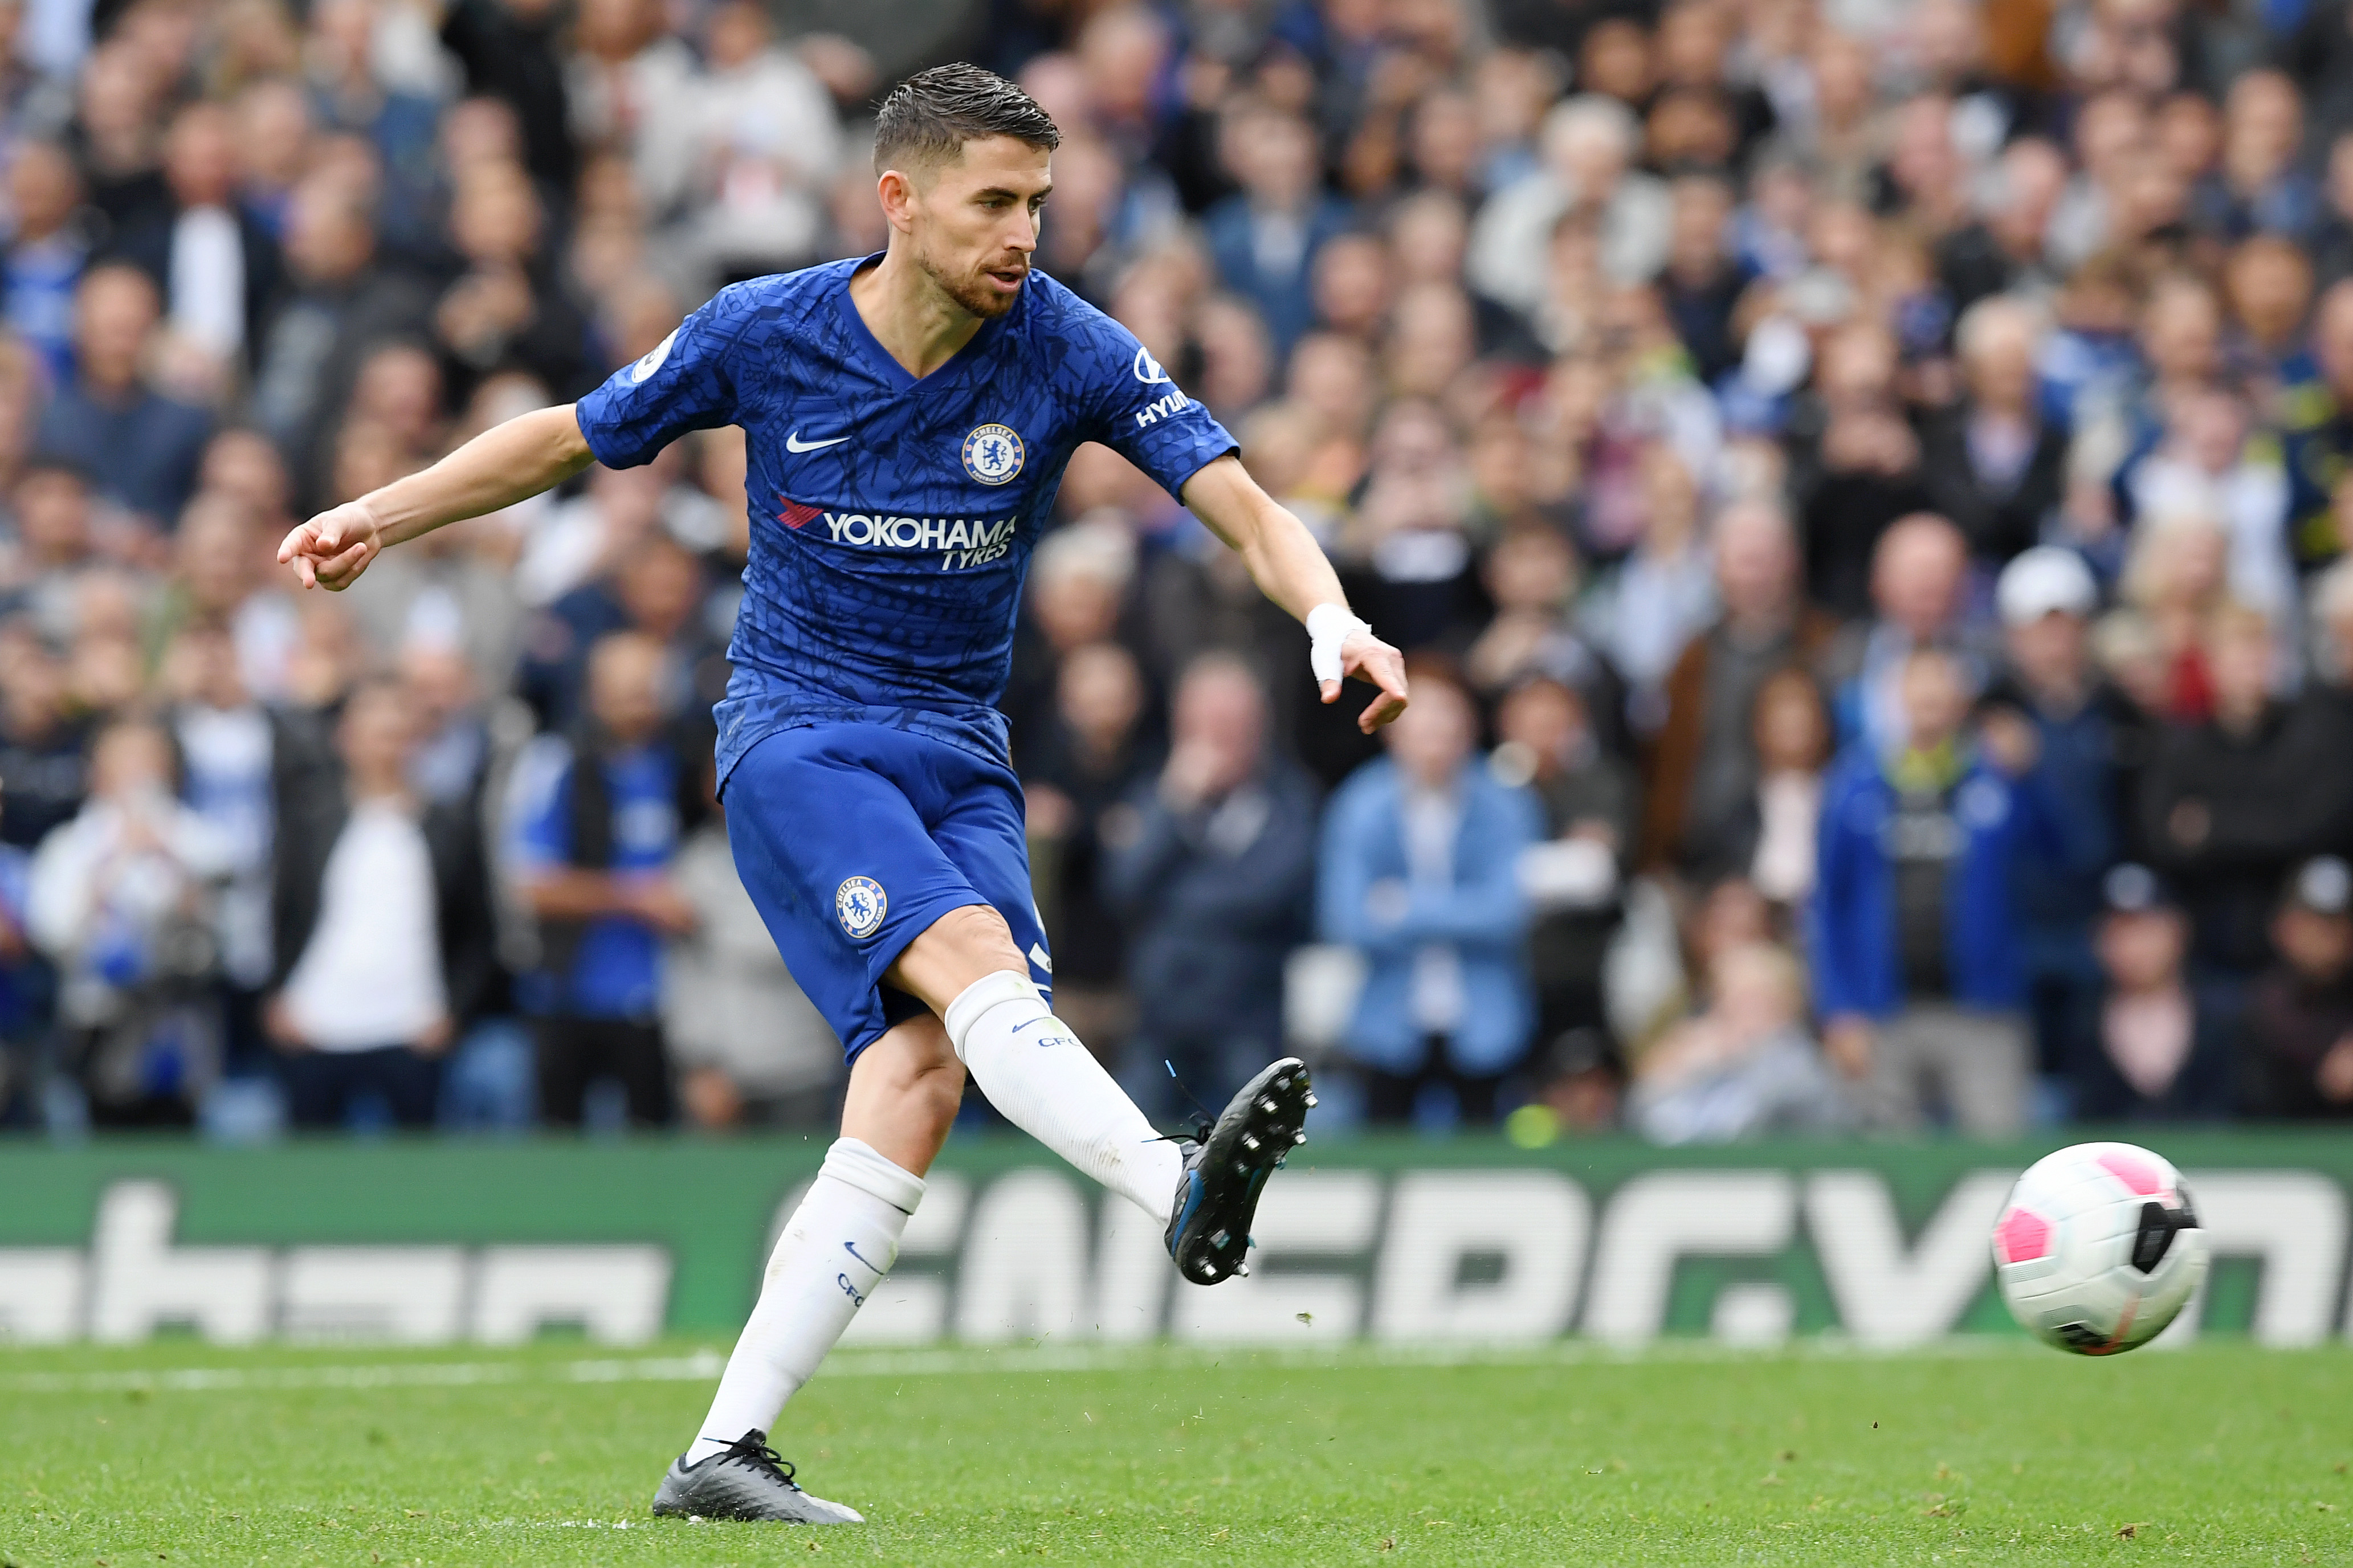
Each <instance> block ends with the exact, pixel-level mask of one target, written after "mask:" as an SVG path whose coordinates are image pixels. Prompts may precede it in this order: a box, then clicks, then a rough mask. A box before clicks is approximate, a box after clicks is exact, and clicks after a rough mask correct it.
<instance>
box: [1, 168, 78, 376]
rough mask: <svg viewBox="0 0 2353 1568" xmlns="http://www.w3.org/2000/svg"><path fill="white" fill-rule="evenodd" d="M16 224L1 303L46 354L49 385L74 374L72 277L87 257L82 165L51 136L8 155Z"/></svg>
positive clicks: (5, 255)
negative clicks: (78, 164)
mask: <svg viewBox="0 0 2353 1568" xmlns="http://www.w3.org/2000/svg"><path fill="white" fill-rule="evenodd" d="M8 203H9V205H10V207H11V208H12V209H13V214H14V216H15V218H16V225H15V227H14V229H13V230H12V231H11V233H10V234H9V237H8V243H7V247H6V248H5V251H0V290H5V294H4V295H0V310H5V313H6V315H7V318H8V324H9V326H11V327H13V328H15V329H16V335H17V336H18V337H21V338H23V339H24V340H25V342H26V344H28V345H29V346H30V347H31V348H32V349H33V351H34V352H35V353H38V354H39V355H40V356H41V363H42V365H43V367H44V368H45V369H47V372H48V379H49V383H50V384H51V385H58V384H63V383H64V382H65V381H66V380H67V379H68V378H69V377H70V376H71V375H72V374H73V313H74V311H73V297H74V285H75V284H76V283H77V282H79V280H80V279H81V269H82V268H83V267H84V266H85V265H86V264H87V263H88V262H89V260H90V236H89V235H88V234H87V233H85V232H84V229H85V227H86V226H87V219H88V216H89V215H88V213H87V212H86V210H85V206H84V203H83V192H82V184H81V171H80V170H79V168H77V167H75V165H74V161H73V154H72V153H69V152H67V151H66V150H65V149H64V148H63V147H60V146H58V144H57V143H56V142H22V143H20V144H19V145H18V147H17V148H16V156H15V157H13V158H11V159H10V160H9V161H8Z"/></svg>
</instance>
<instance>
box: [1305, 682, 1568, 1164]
mask: <svg viewBox="0 0 2353 1568" xmlns="http://www.w3.org/2000/svg"><path fill="white" fill-rule="evenodd" d="M1412 680H1413V706H1412V707H1410V708H1409V709H1408V710H1406V712H1405V715H1404V716H1403V717H1402V718H1400V719H1399V720H1398V721H1397V722H1396V723H1394V724H1391V725H1390V726H1389V727H1388V729H1387V730H1385V731H1382V734H1383V736H1384V738H1385V739H1386V740H1387V742H1388V752H1389V754H1388V756H1387V757H1384V758H1379V759H1376V760H1375V761H1373V762H1370V763H1366V764H1365V765H1364V766H1363V767H1361V768H1358V769H1357V770H1356V773H1353V774H1351V775H1350V777H1349V779H1348V782H1347V783H1346V784H1343V785H1342V786H1341V788H1340V790H1339V793H1338V794H1336V795H1334V796H1333V798H1332V805H1331V808H1330V811H1329V812H1328V814H1327V815H1326V816H1325V818H1324V864H1323V868H1322V875H1321V879H1320V882H1319V885H1318V888H1317V893H1316V907H1317V916H1318V921H1319V923H1320V924H1321V926H1322V928H1323V931H1324V939H1325V940H1326V941H1328V942H1345V943H1347V944H1349V945H1351V946H1353V947H1356V948H1357V949H1358V950H1360V951H1361V952H1363V953H1364V954H1365V957H1366V967H1367V970H1368V972H1369V973H1367V976H1366V982H1365V988H1364V993H1363V994H1362V996H1360V997H1359V998H1358V1000H1357V1003H1356V1016H1355V1018H1354V1019H1353V1020H1352V1021H1351V1023H1350V1024H1349V1026H1348V1029H1347V1033H1346V1037H1345V1044H1344V1047H1343V1048H1344V1049H1345V1051H1346V1052H1347V1054H1348V1055H1349V1056H1350V1057H1351V1058H1354V1059H1355V1061H1356V1064H1357V1066H1358V1068H1360V1069H1361V1070H1362V1072H1363V1074H1364V1078H1365V1084H1366V1116H1367V1118H1368V1119H1369V1120H1371V1121H1376V1122H1403V1121H1413V1120H1418V1119H1419V1117H1421V1116H1423V1115H1431V1116H1435V1115H1438V1114H1441V1113H1442V1110H1443V1107H1442V1106H1440V1107H1439V1108H1438V1109H1437V1110H1435V1111H1426V1110H1421V1109H1420V1106H1421V1105H1422V1102H1423V1100H1424V1097H1425V1095H1426V1094H1428V1093H1429V1091H1431V1090H1434V1089H1448V1090H1451V1092H1452V1095H1453V1098H1454V1100H1455V1102H1456V1105H1457V1107H1458V1108H1459V1110H1460V1114H1461V1120H1462V1121H1465V1122H1469V1123H1473V1124H1483V1123H1489V1122H1492V1121H1494V1119H1495V1110H1496V1100H1497V1097H1498V1095H1499V1094H1500V1092H1501V1090H1502V1089H1503V1084H1504V1075H1506V1074H1507V1073H1509V1072H1510V1071H1511V1070H1512V1069H1513V1068H1515V1067H1517V1066H1518V1065H1519V1064H1520V1062H1521V1061H1522V1059H1523V1058H1525V1057H1526V1055H1527V1051H1528V1045H1529V1041H1530V1039H1531V1037H1532V1036H1533V1035H1534V1033H1535V994H1534V987H1533V986H1532V984H1530V981H1529V976H1528V964H1527V954H1526V950H1525V944H1526V940H1527V933H1528V910H1527V904H1526V901H1525V899H1524V898H1523V896H1522V894H1521V892H1520V882H1519V866H1520V858H1521V855H1522V853H1523V852H1524V851H1525V850H1526V849H1527V848H1528V847H1529V846H1531V845H1533V844H1535V842H1536V841H1537V840H1538V839H1540V838H1542V837H1544V821H1543V816H1542V812H1541V808H1540V807H1539V806H1538V805H1537V803H1536V801H1535V798H1534V797H1533V796H1531V795H1529V794H1528V793H1527V792H1526V791H1525V790H1524V789H1520V788H1517V787H1515V786H1514V785H1511V784H1505V783H1504V782H1502V781H1501V780H1499V779H1498V778H1496V777H1495V775H1494V774H1493V773H1492V772H1491V771H1490V770H1489V769H1488V768H1487V767H1485V766H1484V765H1483V764H1482V761H1481V759H1480V757H1479V754H1478V741H1479V716H1478V712H1477V710H1475V709H1474V708H1472V704H1471V698H1470V695H1469V693H1468V692H1466V691H1465V690H1464V689H1462V687H1461V684H1460V683H1459V681H1458V680H1457V679H1456V678H1455V677H1454V676H1453V674H1452V673H1451V671H1450V670H1448V669H1446V668H1444V667H1441V666H1435V665H1423V664H1419V663H1418V664H1417V665H1416V667H1415V668H1414V670H1413V674H1412Z"/></svg>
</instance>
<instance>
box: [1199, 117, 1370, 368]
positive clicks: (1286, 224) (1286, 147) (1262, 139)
mask: <svg viewBox="0 0 2353 1568" xmlns="http://www.w3.org/2000/svg"><path fill="white" fill-rule="evenodd" d="M1222 145H1223V150H1224V153H1225V160H1226V163H1227V165H1228V167H1229V168H1230V169H1231V170H1232V171H1233V174H1234V178H1235V179H1236V180H1237V181H1239V182H1240V184H1241V187H1242V188H1241V191H1240V194H1239V195H1231V196H1229V197H1227V198H1226V199H1225V200H1224V201H1222V202H1220V203H1219V204H1218V205H1216V206H1215V207H1212V208H1211V209H1210V211H1209V216H1208V231H1209V250H1210V254H1211V255H1212V256H1213V257H1214V258H1216V260H1217V263H1218V272H1219V276H1221V277H1222V278H1223V279H1225V283H1226V287H1227V288H1229V289H1232V290H1233V291H1234V292H1235V293H1237V294H1239V295H1240V296H1241V297H1242V298H1243V299H1245V300H1249V301H1250V303H1251V304H1252V305H1254V306H1256V307H1257V308H1258V312H1259V315H1260V316H1261V318H1262V319H1263V320H1264V321H1265V322H1266V330H1267V335H1268V336H1269V337H1270V338H1271V339H1272V340H1273V342H1274V352H1275V356H1276V358H1277V359H1278V360H1287V359H1288V358H1290V356H1291V345H1292V344H1293V342H1297V341H1298V339H1299V335H1300V334H1301V333H1302V332H1304V331H1306V330H1307V329H1308V327H1309V326H1310V325H1312V324H1313V322H1314V300H1313V294H1312V291H1311V289H1310V288H1309V283H1308V280H1309V278H1310V276H1311V269H1312V268H1313V267H1314V261H1315V253H1316V252H1317V251H1318V250H1320V249H1322V248H1323V247H1324V241H1326V240H1328V239H1330V238H1332V237H1334V236H1335V235H1337V234H1339V233H1341V232H1342V231H1343V230H1345V228H1346V227H1347V226H1348V208H1347V205H1346V204H1345V203H1344V202H1342V201H1341V200H1340V199H1339V198H1338V197H1336V196H1334V195H1329V194H1327V193H1326V192H1325V191H1324V176H1323V160H1322V157H1321V156H1320V154H1319V152H1318V149H1317V147H1316V145H1315V132H1314V127H1312V126H1310V125H1309V124H1308V123H1307V121H1304V120H1302V119H1300V118H1299V117H1298V116H1297V115H1295V114H1287V113H1284V112H1283V111H1282V110H1279V109H1271V108H1260V109H1253V110H1247V111H1245V112H1244V113H1242V114H1240V115H1239V116H1238V117H1236V119H1235V121H1234V122H1233V123H1232V124H1231V125H1230V126H1229V127H1228V129H1227V131H1226V132H1225V135H1224V138H1223V142H1222Z"/></svg>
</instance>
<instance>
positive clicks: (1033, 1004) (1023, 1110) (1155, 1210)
mask: <svg viewBox="0 0 2353 1568" xmlns="http://www.w3.org/2000/svg"><path fill="white" fill-rule="evenodd" d="M947 1026H948V1038H949V1039H950V1040H951V1041H953V1042H954V1043H955V1053H956V1055H957V1056H958V1057H959V1058H962V1059H963V1061H964V1065H965V1067H966V1068H969V1069H970V1070H971V1073H972V1077H973V1081H974V1082H976V1083H977V1084H979V1085H980V1089H981V1092H982V1093H983V1094H986V1095H987V1096H988V1102H989V1103H990V1104H991V1105H994V1106H995V1107H997V1110H1001V1111H1003V1112H1004V1113H1005V1119H1006V1120H1007V1121H1010V1122H1012V1123H1013V1125H1014V1126H1016V1127H1018V1128H1019V1129H1021V1131H1024V1132H1027V1133H1029V1136H1031V1137H1032V1138H1035V1139H1037V1140H1038V1142H1040V1143H1043V1144H1044V1145H1046V1147H1047V1148H1049V1149H1051V1150H1052V1151H1053V1152H1055V1153H1057V1154H1060V1156H1061V1157H1062V1158H1063V1159H1065V1160H1068V1161H1069V1162H1070V1163H1071V1164H1073V1165H1076V1166H1077V1167H1078V1168H1079V1169H1080V1170H1082V1171H1083V1172H1085V1173H1087V1174H1088V1175H1090V1176H1092V1177H1093V1178H1094V1179H1095V1180H1096V1181H1098V1182H1101V1183H1102V1184H1103V1185H1104V1186H1106V1187H1109V1188H1110V1189H1111V1190H1112V1191H1113V1192H1115V1193H1117V1194H1121V1195H1122V1196H1123V1197H1125V1198H1127V1199H1128V1200H1129V1201H1131V1202H1133V1203H1134V1204H1135V1205H1137V1206H1138V1207H1140V1208H1142V1209H1143V1210H1144V1212H1145V1213H1146V1214H1148V1215H1151V1216H1152V1217H1153V1218H1155V1219H1156V1220H1158V1221H1159V1222H1160V1223H1161V1224H1163V1225H1166V1224H1167V1223H1168V1215H1169V1211H1170V1208H1171V1205H1174V1203H1175V1202H1176V1182H1177V1179H1178V1178H1179V1177H1180V1176H1182V1175H1183V1174H1184V1173H1185V1157H1184V1156H1183V1155H1182V1154H1179V1153H1178V1152H1176V1144H1174V1143H1170V1142H1164V1141H1163V1140H1162V1139H1161V1137H1160V1134H1159V1133H1158V1132H1157V1131H1155V1130H1154V1129H1153V1126H1152V1123H1151V1122H1149V1121H1145V1119H1144V1112H1142V1111H1141V1110H1137V1109H1136V1108H1135V1101H1134V1100H1130V1099H1128V1098H1127V1095H1126V1094H1125V1092H1124V1091H1123V1090H1122V1089H1120V1087H1119V1085H1118V1084H1117V1083H1115V1082H1113V1079H1112V1076H1111V1074H1109V1073H1107V1072H1105V1071H1103V1064H1102V1063H1101V1062H1099V1061H1097V1060H1095V1058H1094V1056H1093V1054H1092V1052H1090V1051H1089V1050H1088V1049H1087V1047H1085V1046H1084V1045H1083V1044H1082V1043H1081V1042H1080V1040H1079V1037H1078V1036H1077V1035H1076V1034H1074V1033H1073V1032H1072V1031H1071V1026H1069V1025H1068V1024H1065V1023H1063V1022H1062V1021H1061V1020H1060V1018H1057V1017H1055V1016H1054V1010H1053V1009H1052V1008H1050V1007H1049V1006H1047V1005H1046V999H1045V997H1044V996H1042V995H1040V994H1039V991H1038V987H1037V986H1035V985H1034V984H1030V981H1029V976H1028V975H1026V974H1016V973H1013V971H1011V970H1009V969H1000V970H998V971H997V973H994V974H988V975H984V976H982V977H981V978H980V979H978V980H976V981H974V982H973V983H972V984H970V985H968V986H966V987H965V992H964V994H962V995H961V996H958V997H957V998H956V999H955V1001H953V1002H951V1003H949V1004H948V1011H947Z"/></svg>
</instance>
